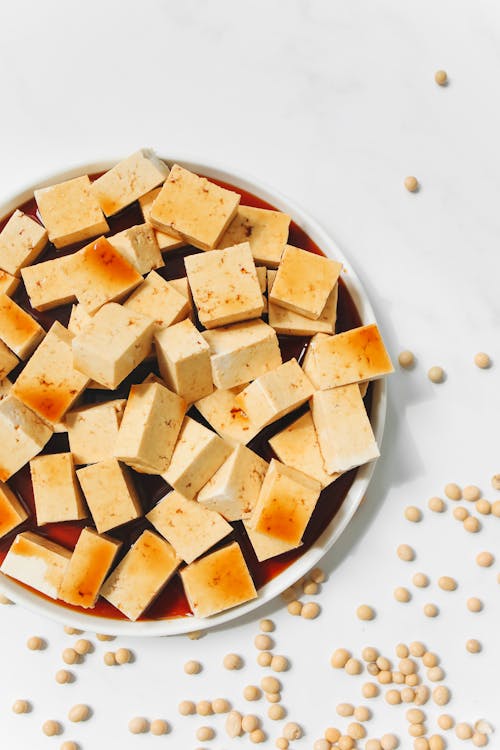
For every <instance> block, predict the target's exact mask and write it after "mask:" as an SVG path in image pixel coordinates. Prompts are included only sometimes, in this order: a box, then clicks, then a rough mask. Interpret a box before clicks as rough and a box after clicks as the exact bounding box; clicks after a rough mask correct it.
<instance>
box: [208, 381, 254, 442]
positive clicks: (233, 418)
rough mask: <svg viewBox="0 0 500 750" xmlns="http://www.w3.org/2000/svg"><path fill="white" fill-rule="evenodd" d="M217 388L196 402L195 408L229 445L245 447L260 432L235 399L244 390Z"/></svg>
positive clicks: (237, 387)
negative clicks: (239, 444)
mask: <svg viewBox="0 0 500 750" xmlns="http://www.w3.org/2000/svg"><path fill="white" fill-rule="evenodd" d="M246 385H248V384H245V385H238V386H236V387H235V388H217V389H216V390H215V391H213V393H211V394H210V395H209V396H205V397H204V398H202V399H200V400H199V401H197V402H196V404H195V406H196V408H197V409H198V411H199V412H200V414H201V415H202V416H203V417H204V418H205V419H206V420H207V422H208V423H209V425H211V427H213V428H214V430H215V431H216V432H217V433H218V434H219V435H220V436H221V437H222V438H224V440H226V441H227V442H228V443H229V444H230V445H233V446H236V445H238V443H241V444H243V445H246V444H247V443H249V442H250V440H253V438H254V437H255V436H256V435H257V434H258V433H259V432H260V427H259V425H258V424H254V423H253V422H251V421H250V419H249V418H248V417H247V415H246V414H245V412H244V411H243V409H242V408H241V406H238V404H237V403H236V397H237V396H238V395H239V394H240V393H241V392H242V391H243V390H244V389H245V388H246Z"/></svg>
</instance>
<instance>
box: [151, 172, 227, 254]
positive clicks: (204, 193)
mask: <svg viewBox="0 0 500 750" xmlns="http://www.w3.org/2000/svg"><path fill="white" fill-rule="evenodd" d="M239 202H240V196H239V195H238V193H235V192H234V191H232V190H226V189H225V188H222V187H219V186H218V185H216V184H215V183H213V182H210V181H209V180H207V179H206V178H205V177H199V176H198V175H196V174H194V173H193V172H189V171H188V170H187V169H184V168H183V167H180V166H179V165H178V164H174V166H173V167H172V170H171V172H170V174H169V176H168V179H167V180H166V181H165V183H164V185H163V187H162V189H161V190H160V192H159V194H158V196H157V198H156V199H155V201H154V202H153V205H152V206H151V210H150V213H149V221H150V222H151V224H152V225H153V226H154V227H156V229H159V230H161V231H162V232H166V233H167V234H172V235H173V236H174V237H178V238H179V239H182V240H184V241H185V242H187V243H189V244H190V245H194V246H195V247H198V248H200V249H201V250H211V249H212V248H214V247H216V246H217V243H218V241H219V239H220V237H221V235H222V234H223V233H224V231H225V230H226V228H227V227H228V225H229V223H230V222H231V220H232V219H233V217H234V215H235V214H236V210H237V208H238V204H239Z"/></svg>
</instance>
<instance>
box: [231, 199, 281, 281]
mask: <svg viewBox="0 0 500 750" xmlns="http://www.w3.org/2000/svg"><path fill="white" fill-rule="evenodd" d="M289 226H290V217H289V216H287V215H286V214H284V213H282V212H281V211H270V210H268V209H267V208H253V206H238V211H237V212H236V216H235V217H234V219H233V220H232V222H231V224H230V225H229V227H228V228H227V230H226V232H224V234H223V236H222V237H221V238H220V240H219V244H218V245H217V247H219V248H224V247H230V246H231V245H237V244H238V243H240V242H249V243H250V247H251V248H252V255H253V257H254V259H255V262H256V263H257V262H258V263H264V265H266V266H269V268H276V267H277V266H278V264H279V262H280V258H281V256H282V254H283V250H284V249H285V245H286V241H287V239H288V229H289ZM262 291H264V290H262Z"/></svg>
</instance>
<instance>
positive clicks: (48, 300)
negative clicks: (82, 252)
mask: <svg viewBox="0 0 500 750" xmlns="http://www.w3.org/2000/svg"><path fill="white" fill-rule="evenodd" d="M78 258H79V256H78V253H77V254H74V255H64V256H63V257H62V258H54V260H46V261H45V262H44V263H37V264H36V265H34V266H28V267H27V268H23V269H22V271H21V275H22V277H23V281H24V286H25V287H26V291H27V292H28V296H29V298H30V305H31V307H33V308H34V309H35V310H41V311H42V310H51V309H52V308H53V307H58V306H59V305H67V304H68V303H69V302H75V301H76V295H75V281H74V276H73V269H74V267H75V263H77V262H78Z"/></svg>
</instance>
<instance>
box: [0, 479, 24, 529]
mask: <svg viewBox="0 0 500 750" xmlns="http://www.w3.org/2000/svg"><path fill="white" fill-rule="evenodd" d="M27 518H28V513H27V512H26V510H25V508H24V506H23V505H22V504H21V503H20V501H19V500H18V499H17V497H16V496H15V495H14V493H13V492H12V490H11V489H10V487H9V485H8V484H5V483H4V482H0V539H1V538H2V537H4V536H5V535H6V534H10V532H11V531H12V530H13V529H15V528H17V526H19V525H20V524H22V523H23V521H26V519H27Z"/></svg>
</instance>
